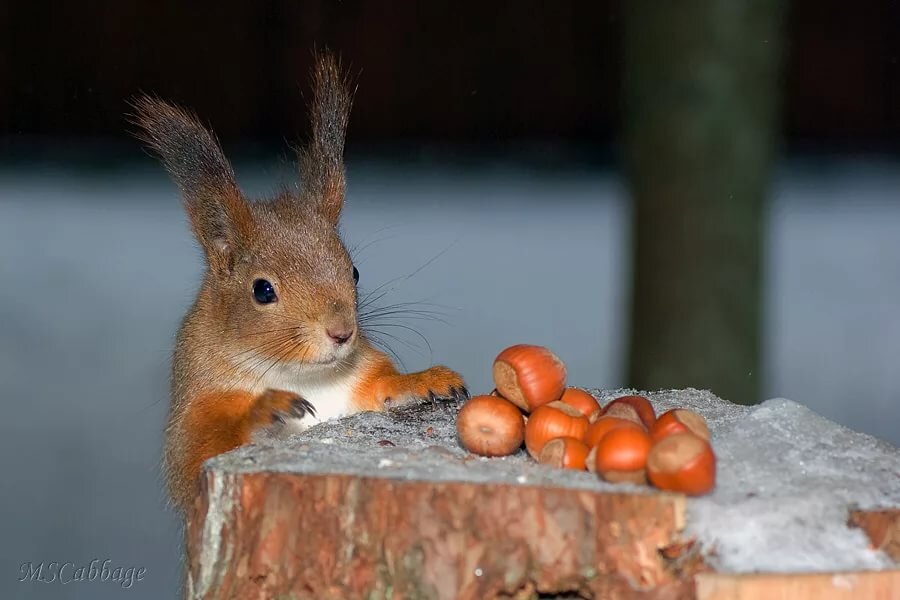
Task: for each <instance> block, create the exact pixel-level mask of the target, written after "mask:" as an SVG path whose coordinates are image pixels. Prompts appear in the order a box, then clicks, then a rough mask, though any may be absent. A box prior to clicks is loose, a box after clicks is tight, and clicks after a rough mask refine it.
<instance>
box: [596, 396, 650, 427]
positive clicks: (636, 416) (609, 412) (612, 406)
mask: <svg viewBox="0 0 900 600" xmlns="http://www.w3.org/2000/svg"><path fill="white" fill-rule="evenodd" d="M603 416H604V417H616V418H617V419H624V420H626V421H631V422H632V423H634V424H635V425H637V426H638V427H640V428H641V429H646V426H645V425H644V421H642V420H641V415H640V413H638V410H637V409H636V408H635V407H633V406H632V405H630V404H628V403H627V402H616V401H615V400H613V401H612V402H610V403H609V404H607V405H606V407H605V408H604V409H603Z"/></svg>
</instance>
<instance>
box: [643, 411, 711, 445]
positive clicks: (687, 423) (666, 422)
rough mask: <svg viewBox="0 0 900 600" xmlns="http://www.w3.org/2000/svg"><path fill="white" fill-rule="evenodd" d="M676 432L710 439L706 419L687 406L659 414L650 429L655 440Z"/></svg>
mask: <svg viewBox="0 0 900 600" xmlns="http://www.w3.org/2000/svg"><path fill="white" fill-rule="evenodd" d="M674 433H693V434H694V435H696V436H697V437H699V438H702V439H704V440H706V441H707V442H708V441H709V439H710V435H709V427H708V426H707V425H706V419H704V418H703V417H702V416H700V415H699V414H697V413H695V412H694V411H692V410H688V409H686V408H675V409H672V410H669V411H666V412H664V413H663V414H661V415H659V418H658V419H657V420H656V423H655V424H654V425H653V427H652V428H651V429H650V437H651V438H652V439H653V441H654V442H658V441H659V440H661V439H663V438H664V437H667V436H670V435H672V434H674Z"/></svg>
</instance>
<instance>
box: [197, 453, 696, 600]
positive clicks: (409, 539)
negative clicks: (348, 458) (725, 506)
mask: <svg viewBox="0 0 900 600" xmlns="http://www.w3.org/2000/svg"><path fill="white" fill-rule="evenodd" d="M205 475H206V477H205V489H204V493H203V494H202V495H201V497H200V498H198V501H197V502H196V505H195V506H194V509H193V511H192V513H191V515H190V518H189V520H188V525H187V531H186V535H187V551H188V557H187V558H188V565H187V568H188V579H187V597H188V598H204V599H205V598H223V599H228V600H233V599H245V598H254V599H256V598H258V599H260V600H262V599H264V598H281V597H285V598H292V599H297V600H299V599H315V600H328V599H335V600H337V599H346V598H373V599H374V598H385V599H387V598H409V599H415V598H422V599H425V598H427V599H447V600H450V599H456V598H459V599H463V600H465V599H470V600H482V599H488V598H536V597H537V594H539V593H540V594H546V596H542V597H551V595H552V597H556V595H557V594H558V595H559V597H562V598H570V597H579V596H578V594H582V596H581V597H592V598H609V599H617V598H644V599H675V598H690V597H691V596H692V595H693V583H692V580H691V578H690V575H691V574H692V573H685V572H682V571H681V570H679V569H678V568H676V567H675V566H674V562H673V561H670V560H668V559H667V558H666V556H664V554H663V553H661V552H660V549H662V548H665V547H666V546H668V545H669V544H672V543H673V542H675V541H676V540H677V539H678V532H679V530H680V529H681V528H682V527H683V525H684V518H685V516H684V509H685V500H684V498H683V497H682V496H678V495H672V494H659V493H645V494H641V493H638V494H619V493H601V492H593V491H584V490H573V489H565V488H553V487H543V486H518V485H502V484H501V485H485V484H471V483H465V482H445V483H435V482H419V481H402V480H395V479H386V478H376V477H372V478H363V477H355V476H348V475H340V474H334V475H319V474H296V473H277V472H259V473H244V474H225V473H221V472H219V473H216V472H211V471H207V472H206V474H205Z"/></svg>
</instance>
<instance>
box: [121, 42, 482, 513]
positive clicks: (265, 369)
mask: <svg viewBox="0 0 900 600" xmlns="http://www.w3.org/2000/svg"><path fill="white" fill-rule="evenodd" d="M313 84H314V85H313V88H314V90H313V98H312V102H311V103H310V107H309V112H310V120H311V124H312V134H311V139H310V140H309V142H308V144H307V145H306V146H305V147H304V148H302V149H300V150H299V151H298V160H297V165H298V167H299V171H300V181H301V183H300V185H299V186H296V188H295V189H286V190H282V191H281V192H280V193H279V194H277V195H275V196H274V197H273V198H269V199H264V200H256V201H250V200H248V199H247V198H246V197H245V196H244V195H243V194H242V192H241V190H240V189H239V187H238V184H237V182H236V179H235V175H234V171H233V170H232V167H231V164H230V163H229V161H228V160H227V159H226V158H225V155H224V153H223V151H222V148H221V146H220V145H219V142H218V140H217V139H216V137H215V135H214V134H213V133H212V132H211V131H210V130H209V129H207V128H206V127H205V126H204V125H202V124H201V123H200V121H199V120H198V119H197V117H196V116H194V114H193V113H191V112H188V111H186V110H184V109H182V108H180V107H178V106H174V105H172V104H168V103H166V102H164V101H162V100H159V99H156V98H152V97H150V96H143V97H141V98H139V99H138V100H136V101H135V102H134V109H135V115H134V122H135V124H136V125H137V126H138V127H139V133H138V137H139V138H140V139H141V140H142V141H143V142H144V143H145V144H146V145H147V146H149V148H150V149H152V150H153V151H154V152H155V153H156V154H158V155H159V157H160V158H161V161H162V163H163V164H164V165H165V167H166V169H167V170H168V172H169V174H170V176H171V178H172V179H173V180H174V182H175V183H176V184H177V186H178V187H179V188H180V191H181V196H182V200H183V204H184V208H185V211H186V212H187V216H188V219H189V222H190V226H191V229H192V230H193V233H194V235H195V237H196V239H197V241H198V242H199V245H200V246H201V247H202V249H203V253H204V255H205V259H206V260H205V263H206V269H205V273H204V276H203V281H202V284H201V285H200V288H199V291H198V293H197V297H196V300H195V301H194V303H193V305H192V307H191V308H190V310H189V311H188V313H187V315H186V316H185V318H184V320H183V321H182V324H181V327H180V329H179V331H178V334H177V338H176V343H175V350H174V354H173V358H172V379H171V404H170V407H169V416H168V423H167V426H166V430H165V448H164V452H163V472H164V476H165V480H166V484H167V486H168V490H169V496H170V498H171V501H172V503H173V504H174V506H175V507H176V508H177V509H178V510H180V511H184V510H185V509H186V508H187V507H188V505H189V503H190V502H191V501H192V499H193V498H194V497H196V495H197V494H198V492H199V475H200V471H201V468H202V465H203V463H204V462H205V461H206V460H207V459H209V458H211V457H213V456H216V455H218V454H222V453H224V452H227V451H229V450H232V449H234V448H237V447H239V446H242V445H245V444H248V443H251V442H253V441H255V440H259V439H262V437H261V436H272V435H274V436H282V435H287V434H289V433H293V432H296V431H302V430H303V429H305V428H306V427H309V426H310V425H312V424H315V423H318V422H321V421H324V420H327V419H332V418H336V417H339V416H343V415H347V414H351V413H354V412H359V411H364V410H383V409H384V408H385V407H386V406H387V405H391V404H399V403H403V402H407V401H411V400H415V399H419V398H431V399H454V400H462V399H465V398H467V397H468V395H469V394H468V391H467V390H466V387H465V383H464V381H463V378H462V377H461V376H460V375H459V374H457V373H456V372H454V371H452V370H450V369H448V368H447V367H444V366H434V367H431V368H429V369H427V370H425V371H421V372H418V373H409V374H403V373H400V372H398V370H397V369H396V367H395V366H394V363H393V362H392V361H391V359H390V358H389V357H388V356H387V355H386V354H384V353H383V352H381V351H380V350H378V349H376V348H375V347H374V346H373V345H372V343H371V342H370V340H369V339H367V337H366V333H365V331H363V330H362V329H361V328H360V323H359V318H358V316H359V314H358V311H359V306H358V292H357V283H358V281H359V271H358V270H357V269H356V267H355V266H354V265H353V263H352V260H351V257H350V254H349V252H348V251H347V248H346V247H345V245H344V243H343V241H342V240H341V237H340V234H339V231H338V225H339V218H340V214H341V209H342V208H343V205H344V194H345V176H344V162H343V154H344V140H345V136H346V130H347V123H348V119H349V114H350V105H351V100H352V99H351V91H350V88H349V84H348V80H347V78H346V77H345V75H344V74H343V73H342V70H341V67H340V64H339V63H338V61H337V60H336V59H335V58H334V57H333V56H332V55H331V54H328V53H323V54H320V55H318V56H317V57H316V65H315V67H314V69H313Z"/></svg>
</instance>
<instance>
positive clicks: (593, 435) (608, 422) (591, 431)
mask: <svg viewBox="0 0 900 600" xmlns="http://www.w3.org/2000/svg"><path fill="white" fill-rule="evenodd" d="M618 427H628V428H631V429H641V426H640V425H638V424H637V423H635V422H634V421H629V420H627V419H620V418H619V417H608V416H606V415H604V416H602V417H600V418H599V419H597V420H596V421H594V422H593V423H591V424H590V425H589V426H588V431H587V435H586V436H585V443H586V444H587V445H588V447H589V448H593V447H594V446H596V445H597V444H598V443H600V439H601V438H603V436H605V435H606V434H607V433H609V432H610V431H612V430H613V429H616V428H618Z"/></svg>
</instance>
